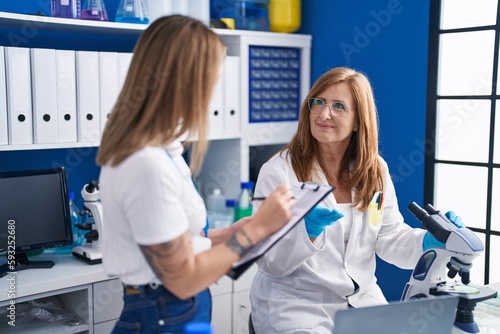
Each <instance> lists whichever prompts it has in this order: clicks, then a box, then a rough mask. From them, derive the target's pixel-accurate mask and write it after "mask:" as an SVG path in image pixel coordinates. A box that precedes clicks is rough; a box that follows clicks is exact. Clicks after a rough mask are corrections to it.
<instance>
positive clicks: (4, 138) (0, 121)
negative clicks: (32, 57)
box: [0, 46, 9, 145]
mask: <svg viewBox="0 0 500 334" xmlns="http://www.w3.org/2000/svg"><path fill="white" fill-rule="evenodd" d="M6 89H7V88H6V87H5V57H4V48H3V46H0V145H7V144H8V143H9V136H8V132H7V91H6Z"/></svg>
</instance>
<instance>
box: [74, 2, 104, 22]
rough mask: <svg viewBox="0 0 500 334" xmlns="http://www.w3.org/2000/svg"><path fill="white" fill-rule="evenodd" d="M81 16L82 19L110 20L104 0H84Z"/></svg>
mask: <svg viewBox="0 0 500 334" xmlns="http://www.w3.org/2000/svg"><path fill="white" fill-rule="evenodd" d="M80 18H81V19H82V20H94V21H108V13H107V12H106V7H105V6H104V0H83V6H82V10H81V13H80Z"/></svg>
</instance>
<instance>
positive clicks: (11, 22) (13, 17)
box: [0, 12, 311, 40]
mask: <svg viewBox="0 0 500 334" xmlns="http://www.w3.org/2000/svg"><path fill="white" fill-rule="evenodd" d="M32 25H34V26H35V27H36V28H37V29H39V30H43V31H50V32H57V33H64V34H72V33H80V34H95V33H99V34H106V35H111V36H113V35H114V36H117V35H121V36H131V37H138V36H139V35H140V34H141V33H142V32H143V31H144V30H145V29H146V28H147V27H148V26H149V25H147V24H133V23H121V22H109V21H92V20H75V19H63V18H57V17H50V16H38V15H26V14H17V13H8V12H0V27H2V28H10V29H18V30H24V29H26V30H30V31H32V29H33V27H32ZM213 31H214V32H216V33H217V34H218V35H220V36H235V37H243V36H248V37H278V38H280V39H284V40H287V39H295V38H297V37H298V36H302V38H304V37H306V38H307V39H308V40H310V39H311V37H310V36H309V35H299V34H284V33H277V32H268V31H254V30H230V29H213Z"/></svg>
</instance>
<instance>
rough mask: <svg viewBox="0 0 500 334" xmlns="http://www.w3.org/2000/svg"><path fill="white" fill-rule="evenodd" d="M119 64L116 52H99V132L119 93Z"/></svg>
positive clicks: (102, 128) (104, 124)
mask: <svg viewBox="0 0 500 334" xmlns="http://www.w3.org/2000/svg"><path fill="white" fill-rule="evenodd" d="M118 66H119V64H118V53H117V52H99V89H100V108H101V115H100V118H101V121H100V123H101V132H102V131H103V130H104V127H105V126H106V121H107V120H108V115H109V113H111V109H113V106H114V105H115V102H116V99H117V98H118V92H119V88H120V87H119V67H118Z"/></svg>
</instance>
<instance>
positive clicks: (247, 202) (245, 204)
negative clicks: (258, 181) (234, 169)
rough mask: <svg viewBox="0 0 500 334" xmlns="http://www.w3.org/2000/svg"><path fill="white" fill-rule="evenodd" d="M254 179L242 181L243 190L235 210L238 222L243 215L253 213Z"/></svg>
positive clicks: (235, 218)
mask: <svg viewBox="0 0 500 334" xmlns="http://www.w3.org/2000/svg"><path fill="white" fill-rule="evenodd" d="M253 186H254V183H253V182H252V181H248V182H241V191H240V195H239V196H238V206H237V207H236V209H235V210H234V221H235V222H237V221H238V220H240V219H241V218H243V217H248V216H251V215H252V196H253Z"/></svg>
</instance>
